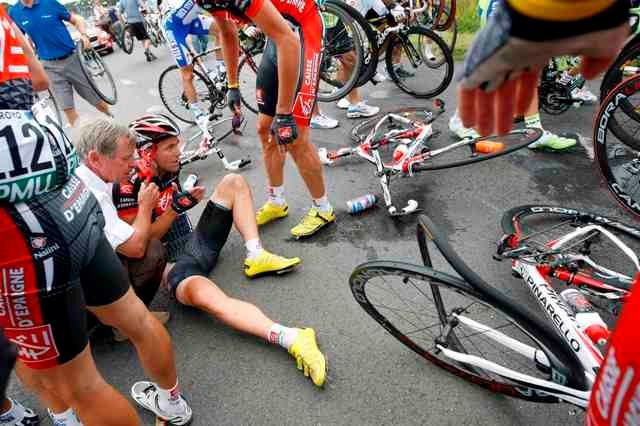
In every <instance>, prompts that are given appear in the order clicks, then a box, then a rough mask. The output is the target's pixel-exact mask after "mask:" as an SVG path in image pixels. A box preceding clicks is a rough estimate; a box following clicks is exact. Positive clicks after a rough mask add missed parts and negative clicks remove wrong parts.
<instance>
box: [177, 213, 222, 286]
mask: <svg viewBox="0 0 640 426" xmlns="http://www.w3.org/2000/svg"><path fill="white" fill-rule="evenodd" d="M232 225H233V212H232V211H231V210H230V209H228V208H226V207H224V206H221V205H220V204H216V203H214V202H213V201H209V202H208V203H207V207H206V208H205V209H204V212H203V213H202V216H201V217H200V220H199V221H198V224H197V225H196V229H195V230H194V231H193V233H192V234H191V237H190V238H189V241H188V242H187V244H186V246H185V248H184V251H183V252H182V253H181V254H180V256H179V257H178V260H177V261H176V264H175V266H174V267H173V269H172V270H171V272H170V273H169V277H168V279H169V288H170V289H171V293H173V294H174V295H175V292H176V290H177V288H178V285H180V283H181V282H182V281H183V280H184V279H186V278H189V277H191V276H193V275H200V276H203V277H208V276H209V273H210V272H211V270H212V269H213V268H214V267H215V266H216V263H217V261H218V255H219V254H220V250H222V247H223V246H224V244H225V243H226V242H227V237H228V236H229V232H230V231H231V226H232Z"/></svg>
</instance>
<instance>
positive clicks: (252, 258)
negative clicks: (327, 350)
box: [113, 114, 326, 391]
mask: <svg viewBox="0 0 640 426" xmlns="http://www.w3.org/2000/svg"><path fill="white" fill-rule="evenodd" d="M130 129H131V130H132V131H133V132H134V134H135V135H136V137H137V139H138V153H139V156H140V157H141V160H140V161H139V162H138V165H137V167H136V169H135V173H134V174H132V175H131V177H130V178H129V179H127V181H126V182H123V184H121V185H114V188H113V191H114V192H113V196H114V202H115V204H116V207H118V208H119V212H120V216H121V218H122V219H123V220H125V221H128V222H133V221H134V220H135V219H136V215H137V214H138V210H137V199H138V196H137V191H138V190H139V188H140V187H141V185H142V183H143V182H148V181H152V182H154V183H156V185H158V187H159V190H160V194H161V195H160V198H159V200H158V204H157V206H156V208H155V211H154V213H153V216H154V217H153V223H152V230H151V233H152V234H153V235H155V236H156V237H161V236H162V234H163V233H164V232H167V231H168V230H169V228H170V226H171V222H172V221H173V220H174V219H175V218H176V217H177V215H178V214H180V213H183V212H185V211H187V210H189V209H191V208H192V207H194V206H195V205H196V204H197V203H198V202H199V201H200V200H202V198H203V196H204V191H205V189H204V188H203V187H200V186H196V187H194V188H192V189H190V190H182V188H181V187H180V184H179V182H178V179H177V177H178V173H179V170H180V162H179V159H180V149H179V135H180V129H179V127H178V126H177V125H176V123H175V122H174V121H173V120H172V119H171V118H169V117H167V116H164V115H161V114H154V115H147V116H143V117H141V118H139V119H137V120H134V121H133V122H131V124H130ZM253 206H254V202H253V196H252V194H251V189H250V187H249V185H248V184H247V182H246V181H245V179H244V178H243V177H242V176H240V175H237V174H228V175H226V176H225V177H224V178H223V179H222V180H221V181H220V182H219V183H218V185H217V186H216V188H215V190H214V192H213V195H212V196H211V197H210V198H209V201H208V202H207V206H206V207H205V210H204V212H203V213H202V216H201V217H200V219H199V220H198V224H197V225H196V227H195V229H194V230H193V232H192V233H191V236H190V237H189V239H188V241H187V244H186V246H185V248H184V249H183V250H182V253H181V254H180V256H178V259H177V261H176V264H175V266H173V268H172V269H171V270H170V271H169V274H168V278H167V282H168V287H169V290H170V292H171V294H172V295H173V296H174V297H175V298H176V299H177V300H178V301H179V302H180V303H182V304H183V305H187V306H193V307H195V308H198V309H200V310H202V311H204V312H207V313H208V314H211V315H212V316H214V317H216V318H217V319H219V320H220V321H222V322H224V323H225V324H227V325H229V326H231V327H233V328H235V329H237V330H240V331H243V332H246V333H249V334H253V335H254V336H258V337H261V338H264V339H265V340H266V341H267V342H269V343H273V344H278V345H280V346H282V347H283V348H285V349H287V350H288V351H289V353H290V354H291V355H292V356H293V357H294V358H295V359H296V362H297V367H298V368H299V369H301V370H304V374H305V375H306V376H310V377H311V379H312V380H313V383H314V384H316V385H317V386H322V385H323V384H324V382H325V377H326V361H325V358H324V355H323V354H322V353H321V352H320V350H319V349H318V346H317V343H316V338H315V331H314V330H313V329H311V328H306V329H299V328H290V327H284V326H282V325H280V324H277V323H274V322H273V321H272V320H271V319H269V318H268V317H267V316H266V315H265V314H264V313H263V312H262V311H261V310H260V309H259V308H258V307H256V306H255V305H252V304H250V303H247V302H243V301H241V300H237V299H233V298H231V297H228V296H227V295H226V294H224V292H223V291H222V290H221V289H220V288H219V287H218V286H217V285H216V284H215V283H214V282H213V281H211V280H210V279H209V278H208V276H209V273H210V272H211V270H212V269H213V268H214V267H215V265H216V263H217V260H218V256H219V255H220V251H221V250H222V247H223V246H224V244H225V242H226V241H227V237H228V236H229V232H230V231H231V226H232V225H235V227H236V229H237V230H238V232H239V233H240V234H241V236H242V238H243V239H244V241H245V247H246V249H247V258H246V259H245V261H244V268H245V269H244V273H245V275H247V276H248V277H252V278H253V277H257V276H260V275H263V274H283V273H287V272H290V271H292V270H293V269H294V268H295V267H296V266H297V265H298V264H299V263H300V259H299V258H297V257H295V258H292V259H287V258H284V257H282V256H277V255H274V254H271V253H270V252H268V251H267V250H265V249H264V248H262V244H261V242H260V237H259V234H258V226H257V224H256V220H255V210H254V207H253ZM149 386H153V385H152V384H151V383H149ZM142 391H144V389H142Z"/></svg>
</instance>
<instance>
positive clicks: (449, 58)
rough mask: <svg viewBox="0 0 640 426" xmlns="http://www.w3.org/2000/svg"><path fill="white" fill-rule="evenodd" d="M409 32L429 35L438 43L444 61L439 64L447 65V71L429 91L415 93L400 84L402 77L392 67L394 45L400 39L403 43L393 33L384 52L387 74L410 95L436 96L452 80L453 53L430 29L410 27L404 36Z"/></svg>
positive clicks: (421, 96) (425, 97) (409, 33)
mask: <svg viewBox="0 0 640 426" xmlns="http://www.w3.org/2000/svg"><path fill="white" fill-rule="evenodd" d="M411 34H420V36H423V37H429V38H430V39H431V40H432V41H433V42H435V43H436V44H437V45H438V48H439V49H440V50H441V52H442V54H443V55H444V61H443V62H442V64H440V65H439V66H444V65H446V66H447V73H446V74H445V77H444V79H443V80H442V81H441V82H440V85H439V86H437V87H436V88H435V89H434V90H431V91H429V92H428V93H423V94H417V93H416V92H415V91H413V90H411V89H409V88H407V87H405V86H404V85H403V84H402V79H400V78H398V76H397V75H396V72H395V70H394V68H393V50H394V46H395V44H396V43H397V42H398V41H400V43H403V41H402V38H400V37H399V36H398V35H395V36H394V37H393V38H392V39H391V40H390V43H389V44H388V45H387V49H386V52H385V63H386V67H387V73H388V74H389V76H390V77H391V79H392V80H393V82H394V83H395V84H396V86H397V87H398V88H399V89H400V90H402V91H403V92H405V93H408V94H410V95H411V96H414V97H416V98H420V99H429V98H433V97H435V96H438V95H439V94H441V93H442V92H444V91H445V90H447V87H449V84H451V81H452V80H453V74H454V65H453V55H452V54H451V51H450V50H449V47H447V44H446V43H445V41H444V40H442V38H440V36H439V35H437V34H436V33H434V32H433V31H431V30H430V29H427V28H425V27H421V26H415V27H411V28H410V29H409V30H408V31H407V32H406V33H404V36H406V37H407V38H408V37H410V36H411Z"/></svg>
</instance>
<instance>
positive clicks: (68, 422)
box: [49, 408, 82, 426]
mask: <svg viewBox="0 0 640 426" xmlns="http://www.w3.org/2000/svg"><path fill="white" fill-rule="evenodd" d="M49 416H50V417H51V420H53V423H54V424H56V425H61V426H62V425H64V426H82V422H81V421H80V419H79V418H78V416H76V413H75V412H74V411H73V408H69V409H68V410H67V411H63V412H62V413H58V414H56V413H54V412H53V411H51V410H49Z"/></svg>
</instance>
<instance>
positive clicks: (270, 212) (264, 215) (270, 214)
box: [256, 201, 289, 226]
mask: <svg viewBox="0 0 640 426" xmlns="http://www.w3.org/2000/svg"><path fill="white" fill-rule="evenodd" d="M288 214H289V206H287V205H286V204H284V205H282V206H279V205H277V204H274V203H272V202H271V201H267V202H266V203H264V205H263V206H262V207H260V210H258V211H257V213H256V223H257V224H258V226H260V225H266V224H267V223H269V222H272V221H274V220H276V219H280V218H282V217H286V216H287V215H288Z"/></svg>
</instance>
